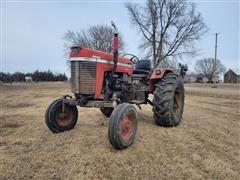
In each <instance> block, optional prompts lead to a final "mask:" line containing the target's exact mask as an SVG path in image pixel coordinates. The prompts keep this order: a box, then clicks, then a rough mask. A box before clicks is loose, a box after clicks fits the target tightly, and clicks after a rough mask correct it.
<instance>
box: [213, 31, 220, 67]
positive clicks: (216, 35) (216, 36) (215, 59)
mask: <svg viewBox="0 0 240 180" xmlns="http://www.w3.org/2000/svg"><path fill="white" fill-rule="evenodd" d="M218 34H219V33H216V34H215V58H214V61H215V64H216V62H217V38H218Z"/></svg>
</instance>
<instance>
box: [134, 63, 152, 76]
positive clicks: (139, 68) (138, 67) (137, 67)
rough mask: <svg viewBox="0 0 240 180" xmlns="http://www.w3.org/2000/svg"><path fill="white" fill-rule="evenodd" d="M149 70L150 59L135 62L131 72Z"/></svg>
mask: <svg viewBox="0 0 240 180" xmlns="http://www.w3.org/2000/svg"><path fill="white" fill-rule="evenodd" d="M150 70H151V61H150V60H140V61H138V62H137V63H136V64H135V69H134V70H133V74H149V72H150Z"/></svg>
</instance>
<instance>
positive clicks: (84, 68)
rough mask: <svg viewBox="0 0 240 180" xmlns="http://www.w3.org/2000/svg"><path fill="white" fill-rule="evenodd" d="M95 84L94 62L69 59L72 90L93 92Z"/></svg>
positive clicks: (74, 91)
mask: <svg viewBox="0 0 240 180" xmlns="http://www.w3.org/2000/svg"><path fill="white" fill-rule="evenodd" d="M95 84H96V62H87V61H71V86H72V92H73V93H77V94H94V93H95Z"/></svg>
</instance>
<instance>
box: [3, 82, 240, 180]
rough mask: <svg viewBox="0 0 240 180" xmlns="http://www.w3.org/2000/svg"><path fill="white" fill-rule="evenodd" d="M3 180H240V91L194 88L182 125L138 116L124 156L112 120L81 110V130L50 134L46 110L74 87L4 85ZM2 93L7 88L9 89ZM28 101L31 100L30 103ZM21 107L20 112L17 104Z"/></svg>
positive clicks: (147, 109)
mask: <svg viewBox="0 0 240 180" xmlns="http://www.w3.org/2000/svg"><path fill="white" fill-rule="evenodd" d="M0 86H1V93H2V94H4V98H1V111H0V118H1V121H0V131H1V141H0V154H1V155H0V157H1V158H0V164H1V170H0V179H238V178H239V176H240V173H239V172H240V167H239V164H240V159H239V157H240V152H239V149H240V143H239V139H240V136H239V130H240V122H239V115H240V114H239V109H240V107H239V105H240V101H239V100H240V97H239V93H238V87H236V86H232V85H229V87H227V86H223V85H219V86H217V88H211V86H210V85H205V84H203V85H195V84H193V85H187V86H186V92H187V93H186V102H185V110H184V114H183V121H182V123H181V124H180V126H178V127H176V128H162V127H159V126H156V125H155V123H154V120H153V117H152V108H151V106H150V105H143V106H142V110H141V111H140V110H138V112H139V127H138V132H137V136H136V141H135V143H134V144H133V145H132V146H131V147H130V148H128V149H126V150H123V151H117V150H115V149H113V148H112V147H111V145H110V144H109V142H108V134H107V128H108V123H109V119H108V118H106V117H104V116H103V115H102V114H101V112H100V111H99V110H98V109H96V108H79V119H78V123H77V125H76V127H75V128H74V129H73V130H71V131H67V132H64V133H59V134H55V133H52V132H51V131H49V130H48V129H47V127H46V125H45V122H44V113H45V110H46V108H47V106H48V105H49V104H50V103H51V102H52V101H53V100H54V99H56V98H59V97H62V95H65V94H70V91H71V90H70V87H69V84H67V83H42V84H41V83H32V84H27V85H26V84H21V83H20V84H14V85H7V86H6V85H0ZM2 86H4V87H3V88H2ZM26 99H27V100H26ZM13 104H14V105H15V106H14V105H13Z"/></svg>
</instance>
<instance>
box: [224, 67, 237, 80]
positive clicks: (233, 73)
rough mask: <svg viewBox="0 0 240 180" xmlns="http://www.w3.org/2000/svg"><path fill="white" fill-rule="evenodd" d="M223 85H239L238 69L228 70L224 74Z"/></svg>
mask: <svg viewBox="0 0 240 180" xmlns="http://www.w3.org/2000/svg"><path fill="white" fill-rule="evenodd" d="M224 83H240V69H229V70H228V71H227V72H226V73H225V74H224Z"/></svg>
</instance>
